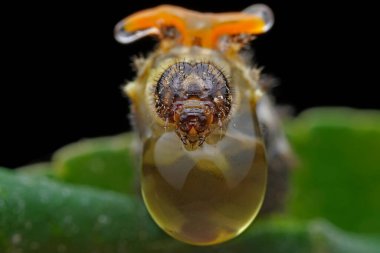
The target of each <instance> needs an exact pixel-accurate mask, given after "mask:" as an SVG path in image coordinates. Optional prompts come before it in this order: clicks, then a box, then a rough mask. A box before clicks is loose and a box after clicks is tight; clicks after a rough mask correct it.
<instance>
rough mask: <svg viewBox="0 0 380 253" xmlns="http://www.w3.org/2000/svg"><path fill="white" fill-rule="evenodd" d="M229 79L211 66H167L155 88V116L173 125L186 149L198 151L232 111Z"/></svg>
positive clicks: (195, 64) (205, 64)
mask: <svg viewBox="0 0 380 253" xmlns="http://www.w3.org/2000/svg"><path fill="white" fill-rule="evenodd" d="M231 99H232V97H231V91H230V88H229V83H228V79H227V78H226V76H225V75H224V74H223V72H222V71H221V70H220V69H218V68H217V67H216V66H215V65H213V64H212V63H204V62H196V63H189V62H177V63H175V64H173V65H171V66H169V67H168V68H167V69H166V70H165V72H164V73H163V74H162V75H161V77H160V79H159V80H158V83H157V86H156V89H155V108H156V112H157V114H158V116H159V117H160V118H162V119H163V120H164V121H165V122H167V123H172V124H174V125H175V131H176V133H177V135H178V136H179V137H180V139H181V141H182V142H183V144H184V145H185V147H186V149H188V150H195V149H197V148H198V147H199V146H200V145H202V143H203V142H204V141H205V139H206V138H207V136H208V135H209V134H210V133H211V131H212V130H213V129H214V128H215V127H214V126H219V125H220V124H221V122H222V121H223V120H225V119H226V118H227V117H228V114H229V112H230V111H231Z"/></svg>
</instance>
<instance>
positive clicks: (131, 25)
mask: <svg viewBox="0 0 380 253" xmlns="http://www.w3.org/2000/svg"><path fill="white" fill-rule="evenodd" d="M252 7H257V8H253V9H252V8H251V7H250V8H248V9H247V11H246V12H229V13H218V14H214V13H200V12H196V11H191V10H187V9H185V8H181V7H177V6H171V5H161V6H158V7H155V8H151V9H147V10H143V11H139V12H137V13H135V14H132V15H130V16H129V17H127V18H125V19H124V20H122V21H121V22H120V23H119V24H118V26H117V27H116V29H117V30H120V29H122V30H123V31H122V32H124V33H127V34H134V33H139V32H140V35H137V37H136V39H138V38H141V37H143V36H145V35H153V34H156V35H159V34H160V30H161V28H163V27H170V26H173V27H175V28H176V29H177V30H178V32H179V33H180V37H179V38H178V39H179V43H180V44H182V45H185V46H193V45H198V46H202V47H207V48H216V47H217V44H218V39H219V38H220V37H221V36H223V35H237V34H249V35H257V34H261V33H264V32H266V31H267V30H269V28H270V26H271V25H272V21H273V17H272V16H271V12H270V9H269V8H268V7H266V6H264V5H254V6H252ZM268 15H269V20H266V19H267V18H268ZM117 32H118V31H117ZM120 41H121V40H120ZM131 41H134V40H126V41H125V42H124V43H129V42H131Z"/></svg>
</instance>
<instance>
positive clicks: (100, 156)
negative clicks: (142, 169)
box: [52, 133, 137, 193]
mask: <svg viewBox="0 0 380 253" xmlns="http://www.w3.org/2000/svg"><path fill="white" fill-rule="evenodd" d="M132 139H133V134H131V133H129V134H122V135H119V136H113V137H102V138H94V139H88V140H82V141H79V142H77V143H73V144H70V145H68V146H65V147H63V148H62V149H60V150H58V151H57V152H56V153H55V154H54V156H53V163H52V164H53V167H54V169H55V170H56V176H57V178H58V179H61V180H62V181H65V182H70V183H74V184H81V185H90V186H94V187H99V188H103V189H109V190H113V191H117V192H121V193H133V192H134V191H135V189H134V178H135V174H137V173H136V172H135V169H136V166H135V157H136V156H135V154H134V153H133V147H132V145H133V142H132Z"/></svg>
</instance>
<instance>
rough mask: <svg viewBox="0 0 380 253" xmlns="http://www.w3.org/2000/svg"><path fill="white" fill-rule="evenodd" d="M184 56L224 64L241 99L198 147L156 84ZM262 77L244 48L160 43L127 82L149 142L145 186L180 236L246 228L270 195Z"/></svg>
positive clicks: (220, 236) (205, 238) (151, 205)
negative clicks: (181, 132)
mask: <svg viewBox="0 0 380 253" xmlns="http://www.w3.org/2000/svg"><path fill="white" fill-rule="evenodd" d="M178 59H180V60H183V61H187V62H198V61H208V62H212V63H213V64H215V65H217V66H220V68H222V69H223V71H224V73H225V74H226V75H227V76H228V77H229V81H230V84H231V87H232V89H233V94H232V95H233V107H232V111H231V114H230V116H229V117H228V119H226V120H225V121H224V122H223V124H222V125H221V126H217V127H215V129H213V130H212V132H211V134H210V135H209V136H208V137H207V139H206V141H205V142H204V143H203V144H202V145H201V146H200V147H199V148H197V149H196V150H191V151H189V150H186V149H185V148H184V147H183V143H182V142H181V140H180V138H179V137H178V136H177V135H176V133H175V131H174V130H175V129H174V126H172V125H168V124H166V123H165V121H163V120H162V119H160V118H158V117H157V115H156V113H155V110H154V108H153V106H154V103H153V102H152V99H153V94H152V92H153V91H154V85H155V83H156V82H157V81H156V80H157V77H159V76H160V73H162V71H163V70H165V68H166V66H168V65H170V64H172V63H173V62H175V61H178ZM256 88H257V80H256V79H255V75H252V71H251V70H250V69H249V68H247V67H246V65H245V64H244V62H243V61H242V60H241V59H240V58H239V57H238V56H226V55H224V54H222V53H220V52H219V51H216V50H211V49H205V48H199V47H175V48H172V49H170V50H169V51H164V50H157V51H156V52H155V53H153V54H152V55H151V56H150V57H149V58H148V59H146V60H145V61H141V62H140V70H139V73H138V77H137V79H136V80H135V81H134V82H131V83H129V84H128V85H127V86H126V88H125V89H126V92H127V94H128V95H129V97H130V98H131V100H132V110H133V114H134V117H135V121H136V126H137V130H138V131H139V135H140V139H141V143H142V159H141V161H142V164H141V169H142V174H141V184H142V194H143V198H144V201H145V204H146V206H147V208H148V210H149V213H150V214H151V216H152V218H153V219H154V220H155V222H156V223H157V224H158V225H159V226H160V227H161V228H162V229H163V230H164V231H165V232H166V233H168V234H169V235H171V236H172V237H174V238H176V239H178V240H180V241H183V242H186V243H190V244H195V245H212V244H216V243H220V242H223V241H226V240H229V239H231V238H233V237H235V236H237V235H238V234H239V233H241V232H242V231H243V230H244V229H245V228H247V227H248V225H249V224H250V223H251V222H252V221H253V219H254V218H255V217H256V215H257V213H258V211H259V209H260V206H261V204H262V202H263V198H264V194H265V188H266V175H267V162H266V156H265V148H264V145H263V140H262V137H261V134H260V129H259V126H258V122H257V117H256V109H255V103H256V100H255V99H256V97H255V96H256V95H257V89H256Z"/></svg>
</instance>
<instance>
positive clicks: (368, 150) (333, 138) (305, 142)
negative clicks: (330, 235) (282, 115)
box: [287, 108, 380, 233]
mask: <svg viewBox="0 0 380 253" xmlns="http://www.w3.org/2000/svg"><path fill="white" fill-rule="evenodd" d="M287 133H288V136H289V139H290V141H291V144H292V146H293V147H294V149H295V151H296V154H297V155H298V158H299V166H298V168H296V169H294V171H293V175H292V182H291V186H292V193H291V196H290V200H289V204H288V209H289V210H288V211H289V213H290V215H292V216H293V217H297V218H303V219H305V220H308V219H313V218H317V217H324V218H326V219H328V220H329V221H331V222H333V223H334V224H336V225H338V226H339V227H340V228H343V229H347V230H350V231H354V232H363V233H380V219H379V214H380V201H379V196H380V184H379V181H380V112H379V111H364V110H354V109H348V108H325V109H321V108H319V109H312V110H309V111H306V112H304V113H302V114H301V115H300V116H299V117H297V118H296V119H295V120H294V121H292V122H289V123H288V125H287Z"/></svg>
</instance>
